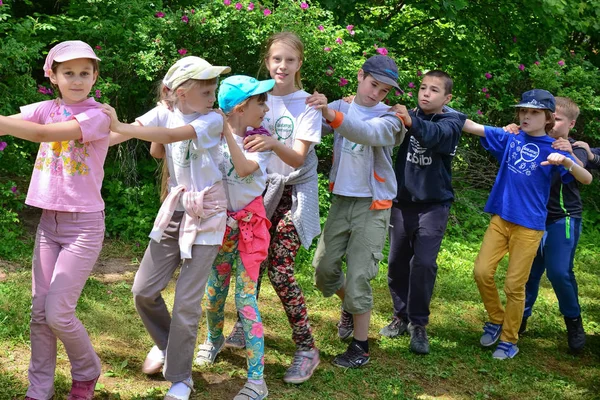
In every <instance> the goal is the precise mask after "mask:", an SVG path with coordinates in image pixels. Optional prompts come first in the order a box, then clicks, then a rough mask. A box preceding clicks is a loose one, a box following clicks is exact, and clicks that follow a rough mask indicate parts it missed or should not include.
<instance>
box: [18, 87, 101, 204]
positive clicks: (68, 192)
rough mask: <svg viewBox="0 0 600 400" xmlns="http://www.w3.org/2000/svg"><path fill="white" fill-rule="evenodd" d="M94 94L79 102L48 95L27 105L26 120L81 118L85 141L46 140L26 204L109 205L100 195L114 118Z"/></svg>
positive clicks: (37, 160) (48, 122)
mask: <svg viewBox="0 0 600 400" xmlns="http://www.w3.org/2000/svg"><path fill="white" fill-rule="evenodd" d="M99 106H100V105H99V103H97V102H96V101H95V100H94V99H93V98H91V97H90V98H88V99H87V100H85V101H82V102H81V103H77V104H64V103H63V102H62V101H61V100H58V99H57V100H48V101H42V102H40V103H34V104H29V105H27V106H23V107H21V117H22V118H23V119H24V120H27V121H31V122H36V123H38V124H43V125H46V124H52V123H56V122H63V121H69V120H72V119H75V120H77V122H79V126H80V127H81V132H82V137H81V139H79V140H69V141H64V142H48V143H40V149H39V151H38V154H37V158H36V160H35V166H34V168H33V174H32V176H31V182H30V183H29V191H28V192H27V199H26V200H25V204H27V205H30V206H34V207H39V208H43V209H46V210H54V211H67V212H96V211H102V210H104V201H103V200H102V196H101V194H100V189H101V188H102V179H103V178H104V169H103V166H104V160H105V159H106V153H107V152H108V143H109V133H110V118H109V117H108V116H107V115H106V114H104V113H103V112H102V110H101V109H100V107H99Z"/></svg>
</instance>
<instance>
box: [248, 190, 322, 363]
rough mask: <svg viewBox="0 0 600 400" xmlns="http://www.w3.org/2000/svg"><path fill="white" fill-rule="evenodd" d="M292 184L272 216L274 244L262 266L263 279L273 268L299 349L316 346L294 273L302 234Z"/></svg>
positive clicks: (271, 274)
mask: <svg viewBox="0 0 600 400" xmlns="http://www.w3.org/2000/svg"><path fill="white" fill-rule="evenodd" d="M291 208H292V193H291V187H289V188H286V190H285V192H284V194H283V197H282V199H281V201H280V202H279V205H278V206H277V209H276V210H275V213H274V214H273V217H272V218H271V223H272V226H271V244H270V246H269V256H268V257H267V259H266V260H265V261H264V262H263V263H262V265H261V266H260V275H259V279H258V281H259V282H258V286H259V287H258V290H259V291H260V280H261V277H262V275H263V273H264V271H265V269H268V271H269V280H270V281H271V284H272V285H273V288H274V289H275V292H277V295H278V296H279V299H280V300H281V303H282V304H283V308H284V309H285V313H286V314H287V317H288V321H289V323H290V326H291V327H292V339H293V340H294V342H295V343H296V348H297V349H298V350H302V351H306V350H312V349H314V348H315V340H314V338H313V336H312V331H311V328H310V324H309V322H308V312H307V310H306V302H305V300H304V295H303V294H302V289H301V288H300V285H298V282H297V281H296V278H295V277H294V268H295V262H294V259H295V258H296V254H297V253H298V249H299V248H300V238H299V237H298V232H297V231H296V228H295V227H294V223H293V222H292V217H291V215H292V213H291Z"/></svg>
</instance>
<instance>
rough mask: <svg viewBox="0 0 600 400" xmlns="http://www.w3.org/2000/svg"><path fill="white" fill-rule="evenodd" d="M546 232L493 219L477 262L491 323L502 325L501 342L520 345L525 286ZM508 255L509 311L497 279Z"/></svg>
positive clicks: (482, 292)
mask: <svg viewBox="0 0 600 400" xmlns="http://www.w3.org/2000/svg"><path fill="white" fill-rule="evenodd" d="M543 235H544V231H536V230H533V229H529V228H525V227H524V226H521V225H517V224H513V223H512V222H508V221H505V220H503V219H502V218H500V217H499V216H497V215H494V216H493V217H492V220H491V221H490V225H489V226H488V228H487V230H486V231H485V236H484V237H483V242H482V243H481V249H480V250H479V254H478V255H477V259H476V260H475V270H474V273H475V281H476V282H477V288H478V289H479V293H480V294H481V299H482V300H483V304H484V306H485V309H486V311H487V313H488V315H489V321H490V322H492V323H494V324H502V334H501V336H500V340H502V341H505V342H511V343H517V340H518V339H519V333H518V332H519V327H520V325H521V319H522V318H523V310H524V308H525V284H526V283H527V279H528V278H529V272H530V271H531V264H532V263H533V259H534V258H535V255H536V253H537V250H538V247H539V245H540V241H541V239H542V236H543ZM506 253H509V255H508V270H507V271H506V279H505V281H504V293H505V294H506V310H505V309H504V307H502V303H501V302H500V296H499V295H498V288H496V283H495V282H494V275H495V274H496V269H497V268H498V263H499V262H500V260H502V258H503V257H504V255H505V254H506Z"/></svg>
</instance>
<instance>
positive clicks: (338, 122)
mask: <svg viewBox="0 0 600 400" xmlns="http://www.w3.org/2000/svg"><path fill="white" fill-rule="evenodd" d="M334 113H335V118H334V119H333V121H331V122H330V121H327V123H328V124H329V126H331V127H332V128H333V129H336V128H338V127H339V126H340V125H341V124H342V122H343V121H344V113H341V112H339V111H334Z"/></svg>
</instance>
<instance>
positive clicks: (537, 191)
mask: <svg viewBox="0 0 600 400" xmlns="http://www.w3.org/2000/svg"><path fill="white" fill-rule="evenodd" d="M552 142H554V139H552V138H551V137H550V136H548V135H544V136H530V135H528V134H526V133H525V132H523V131H519V134H518V135H514V134H511V133H508V132H504V130H503V129H502V128H496V127H491V126H486V127H485V137H483V138H481V145H482V146H483V147H484V148H485V149H486V150H488V151H489V152H490V153H492V155H493V156H494V157H496V159H497V160H498V162H499V163H500V169H499V170H498V175H497V176H496V182H495V183H494V187H493V188H492V192H491V193H490V197H489V198H488V201H487V203H486V205H485V209H484V210H485V211H486V212H489V213H492V214H497V215H499V216H500V217H501V218H502V219H504V220H506V221H509V222H512V223H514V224H517V225H521V226H524V227H526V228H530V229H535V230H539V231H543V230H544V229H545V227H546V214H547V209H546V205H547V204H548V198H549V196H550V186H551V184H552V175H553V174H554V173H557V172H558V173H560V174H561V176H562V180H563V182H564V183H569V182H570V181H571V180H573V176H572V175H571V174H569V173H568V171H567V170H566V169H565V168H564V167H562V166H559V165H545V166H543V165H542V166H541V165H540V164H541V163H542V161H546V159H547V158H548V155H550V154H551V153H560V154H563V155H565V156H567V157H569V158H571V159H573V158H572V157H571V156H570V155H568V154H567V153H565V152H564V151H558V150H554V149H553V148H552Z"/></svg>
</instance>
